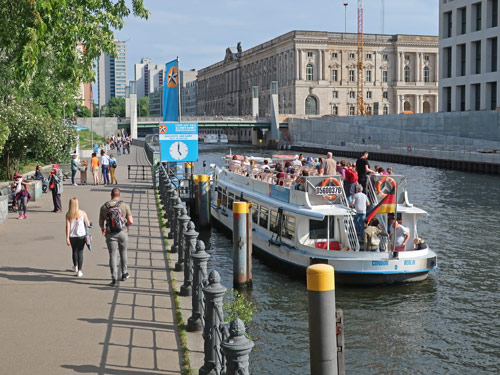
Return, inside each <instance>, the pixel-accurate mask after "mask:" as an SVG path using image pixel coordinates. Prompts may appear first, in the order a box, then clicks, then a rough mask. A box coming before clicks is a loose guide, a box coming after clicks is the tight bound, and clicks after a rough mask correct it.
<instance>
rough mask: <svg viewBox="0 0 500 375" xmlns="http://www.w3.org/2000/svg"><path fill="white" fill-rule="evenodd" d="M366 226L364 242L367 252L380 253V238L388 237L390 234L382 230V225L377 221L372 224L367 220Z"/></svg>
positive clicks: (374, 220)
mask: <svg viewBox="0 0 500 375" xmlns="http://www.w3.org/2000/svg"><path fill="white" fill-rule="evenodd" d="M365 225H366V229H365V231H364V242H363V243H364V245H363V246H364V249H365V251H374V252H377V253H378V252H380V238H379V237H378V236H388V234H387V233H385V232H383V231H382V230H381V229H380V223H379V221H378V220H377V219H373V220H372V221H370V222H368V220H365Z"/></svg>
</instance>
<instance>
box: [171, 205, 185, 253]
mask: <svg viewBox="0 0 500 375" xmlns="http://www.w3.org/2000/svg"><path fill="white" fill-rule="evenodd" d="M172 208H173V211H174V215H173V216H172V224H171V228H170V229H171V230H173V232H174V235H173V239H174V244H173V245H172V247H171V248H170V252H172V253H176V252H177V251H178V250H179V216H181V210H182V209H183V208H184V206H183V205H182V201H181V198H177V201H176V202H175V204H174V206H173V207H172Z"/></svg>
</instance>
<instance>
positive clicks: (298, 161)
mask: <svg viewBox="0 0 500 375" xmlns="http://www.w3.org/2000/svg"><path fill="white" fill-rule="evenodd" d="M302 159H304V155H302V154H300V155H295V159H293V161H292V165H294V166H296V167H302Z"/></svg>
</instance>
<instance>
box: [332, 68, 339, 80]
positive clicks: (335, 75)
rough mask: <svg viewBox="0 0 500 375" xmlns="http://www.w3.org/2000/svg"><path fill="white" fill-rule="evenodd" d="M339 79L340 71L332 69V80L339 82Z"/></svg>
mask: <svg viewBox="0 0 500 375" xmlns="http://www.w3.org/2000/svg"><path fill="white" fill-rule="evenodd" d="M338 79H339V71H338V70H337V69H333V70H332V81H334V82H337V81H338Z"/></svg>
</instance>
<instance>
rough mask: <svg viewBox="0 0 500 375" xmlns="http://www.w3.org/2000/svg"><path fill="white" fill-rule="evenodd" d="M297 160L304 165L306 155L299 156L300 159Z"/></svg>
mask: <svg viewBox="0 0 500 375" xmlns="http://www.w3.org/2000/svg"><path fill="white" fill-rule="evenodd" d="M297 160H298V161H300V163H301V164H302V163H304V160H306V158H305V157H304V154H299V158H298V159H297Z"/></svg>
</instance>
